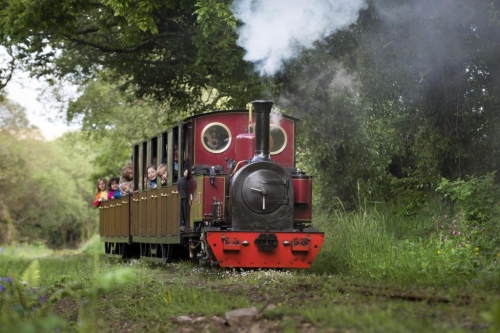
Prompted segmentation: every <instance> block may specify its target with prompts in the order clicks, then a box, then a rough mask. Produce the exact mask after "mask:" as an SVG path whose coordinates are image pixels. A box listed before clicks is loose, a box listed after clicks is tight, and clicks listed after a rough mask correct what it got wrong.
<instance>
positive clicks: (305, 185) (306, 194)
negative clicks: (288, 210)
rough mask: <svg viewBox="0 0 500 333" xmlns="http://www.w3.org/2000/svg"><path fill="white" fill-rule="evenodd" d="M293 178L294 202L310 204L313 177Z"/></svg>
mask: <svg viewBox="0 0 500 333" xmlns="http://www.w3.org/2000/svg"><path fill="white" fill-rule="evenodd" d="M292 178H293V190H294V202H295V203H309V202H311V198H312V177H311V176H305V177H301V178H295V177H292Z"/></svg>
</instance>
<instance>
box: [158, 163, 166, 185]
mask: <svg viewBox="0 0 500 333" xmlns="http://www.w3.org/2000/svg"><path fill="white" fill-rule="evenodd" d="M156 175H157V176H158V177H160V178H161V180H160V184H161V185H162V186H165V185H167V178H168V167H167V165H166V164H160V166H159V167H158V170H157V171H156Z"/></svg>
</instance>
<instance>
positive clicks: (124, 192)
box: [113, 182, 132, 199]
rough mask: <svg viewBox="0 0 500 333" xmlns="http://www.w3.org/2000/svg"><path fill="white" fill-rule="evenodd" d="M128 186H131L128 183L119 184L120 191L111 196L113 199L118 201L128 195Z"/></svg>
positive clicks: (129, 191)
mask: <svg viewBox="0 0 500 333" xmlns="http://www.w3.org/2000/svg"><path fill="white" fill-rule="evenodd" d="M130 185H131V183H130V182H125V183H121V184H120V185H119V187H120V189H119V190H118V191H116V192H115V194H113V197H114V198H115V199H120V198H122V197H125V196H127V195H129V194H130V193H131V192H132V191H131V190H130Z"/></svg>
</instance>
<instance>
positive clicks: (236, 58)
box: [0, 0, 262, 112]
mask: <svg viewBox="0 0 500 333" xmlns="http://www.w3.org/2000/svg"><path fill="white" fill-rule="evenodd" d="M230 4H231V1H229V0H226V1H219V0H200V1H194V0H189V1H174V0H167V1H153V0H128V1H121V0H120V1H118V0H99V1H93V2H91V1H87V0H76V1H75V0H63V1H56V2H54V0H42V1H38V0H37V1H5V2H4V4H3V6H2V7H1V8H2V9H1V10H0V18H1V19H0V42H1V43H2V44H3V45H6V46H15V47H16V48H17V49H18V51H19V54H18V55H17V58H18V59H19V60H20V61H22V62H23V63H24V64H25V67H26V68H28V69H30V70H31V71H32V73H33V74H34V75H35V76H37V77H42V76H45V77H47V76H49V77H50V76H55V77H69V78H71V79H73V80H74V81H77V82H82V81H83V82H85V81H86V80H87V79H89V78H95V77H96V76H97V75H98V73H99V72H101V71H102V70H103V69H106V70H107V71H106V73H107V79H108V80H109V81H110V82H114V83H115V82H120V83H121V84H122V85H123V86H125V87H132V88H133V89H134V91H135V93H136V96H138V97H146V96H151V97H152V98H154V99H156V100H158V101H163V102H168V103H169V105H170V108H169V110H171V111H176V110H177V111H178V110H187V109H189V110H196V112H201V111H203V110H204V109H217V108H222V107H241V106H242V105H246V103H247V102H248V101H249V100H251V99H252V98H253V97H254V96H256V95H258V94H259V93H260V92H261V91H262V88H261V85H260V83H261V82H260V79H259V78H258V77H257V76H256V74H255V73H254V72H253V69H252V66H251V65H250V64H248V63H246V62H244V61H243V60H242V58H243V51H242V49H241V48H239V47H238V46H236V43H235V40H236V32H235V31H234V28H235V27H236V20H235V19H234V17H233V16H232V15H231V13H230V10H229V6H230Z"/></svg>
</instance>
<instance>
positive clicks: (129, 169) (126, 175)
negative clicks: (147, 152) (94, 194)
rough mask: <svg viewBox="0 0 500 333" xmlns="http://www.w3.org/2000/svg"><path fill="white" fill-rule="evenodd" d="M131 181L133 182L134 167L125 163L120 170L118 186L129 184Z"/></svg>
mask: <svg viewBox="0 0 500 333" xmlns="http://www.w3.org/2000/svg"><path fill="white" fill-rule="evenodd" d="M132 180H134V166H133V165H132V163H127V164H126V165H125V166H124V167H123V169H122V176H121V178H120V184H121V183H125V182H131V181H132Z"/></svg>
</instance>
